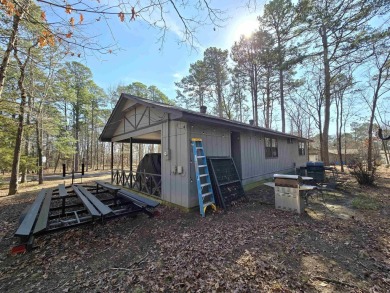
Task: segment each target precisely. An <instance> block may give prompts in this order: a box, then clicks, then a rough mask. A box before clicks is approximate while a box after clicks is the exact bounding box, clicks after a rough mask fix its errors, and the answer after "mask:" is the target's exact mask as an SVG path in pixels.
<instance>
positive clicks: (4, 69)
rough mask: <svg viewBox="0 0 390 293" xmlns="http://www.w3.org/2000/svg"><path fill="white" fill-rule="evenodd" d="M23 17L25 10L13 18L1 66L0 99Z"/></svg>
mask: <svg viewBox="0 0 390 293" xmlns="http://www.w3.org/2000/svg"><path fill="white" fill-rule="evenodd" d="M27 5H28V4H27ZM26 9H27V6H26ZM23 15H24V10H23V9H22V10H21V11H20V12H19V13H15V14H14V16H13V23H12V32H11V35H10V37H9V39H8V44H7V48H6V49H5V51H4V54H3V61H2V62H1V66H0V99H1V95H2V93H3V89H4V82H5V77H6V73H7V69H8V65H9V60H10V57H11V52H12V50H13V48H14V45H15V41H16V37H17V35H18V30H19V23H20V21H21V19H22V18H23Z"/></svg>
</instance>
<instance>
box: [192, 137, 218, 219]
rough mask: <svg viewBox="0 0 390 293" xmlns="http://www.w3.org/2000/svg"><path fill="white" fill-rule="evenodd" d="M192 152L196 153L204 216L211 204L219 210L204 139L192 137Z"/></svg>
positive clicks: (199, 189)
mask: <svg viewBox="0 0 390 293" xmlns="http://www.w3.org/2000/svg"><path fill="white" fill-rule="evenodd" d="M191 146H192V153H193V154H194V164H195V173H196V185H197V186H198V199H199V209H200V214H201V215H202V217H204V216H205V213H206V209H207V207H209V206H211V208H212V209H213V210H215V211H216V210H217V207H216V205H215V198H214V192H213V187H212V186H211V180H210V173H209V168H208V167H207V161H206V155H205V153H204V149H203V145H202V139H201V138H192V139H191Z"/></svg>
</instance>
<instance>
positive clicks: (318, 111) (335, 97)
mask: <svg viewBox="0 0 390 293" xmlns="http://www.w3.org/2000/svg"><path fill="white" fill-rule="evenodd" d="M133 2H134V1H128V2H127V1H114V2H113V4H109V3H108V2H106V1H102V2H100V1H96V2H93V1H92V3H91V2H86V1H79V2H75V3H71V2H63V1H57V0H36V1H32V0H21V1H15V0H2V1H1V6H0V7H1V10H0V30H1V35H0V36H1V37H0V62H1V67H0V128H1V131H0V164H1V165H0V168H1V170H2V172H3V175H4V176H5V177H7V178H8V177H9V194H10V195H11V194H15V193H16V192H17V190H18V186H19V182H22V183H23V182H25V181H26V180H27V176H28V174H37V179H38V180H37V181H38V184H41V183H43V180H44V176H43V174H44V172H49V170H50V172H53V171H54V172H58V171H59V166H60V164H63V163H65V164H66V165H67V166H68V168H70V169H73V168H74V169H75V170H76V171H77V170H78V169H79V166H80V164H81V163H84V164H85V166H86V170H87V171H88V170H98V169H103V170H104V169H108V168H109V164H110V162H109V154H110V152H111V150H110V147H111V145H110V144H108V143H102V142H99V141H98V137H99V135H100V133H101V131H102V129H103V127H104V125H105V123H106V121H107V119H108V117H109V115H110V113H111V111H112V109H113V107H114V106H115V103H116V101H117V100H118V98H119V96H120V93H122V92H125V93H129V94H133V95H136V96H140V97H143V98H147V99H151V100H154V101H158V102H163V103H170V104H174V105H177V106H180V107H184V108H188V109H192V110H196V111H197V110H198V109H199V107H200V106H203V105H205V106H207V107H208V113H210V114H213V115H217V116H219V117H224V118H227V119H232V120H238V121H241V122H244V123H248V120H253V123H254V124H255V125H258V126H262V127H266V128H271V129H276V130H279V131H282V132H288V133H292V134H295V135H298V136H302V137H308V138H311V139H312V140H313V142H312V143H311V148H312V149H314V150H318V152H319V154H320V158H321V159H322V160H323V161H324V162H325V163H326V164H328V163H329V150H330V149H337V152H338V155H339V156H340V158H341V155H342V154H343V153H347V150H348V149H356V150H358V151H359V154H360V156H361V157H362V158H364V159H365V160H366V162H367V164H368V169H369V170H370V169H372V168H373V161H374V159H375V158H376V157H377V156H378V155H379V154H380V151H381V150H383V151H385V150H386V147H387V144H386V141H383V140H381V139H379V138H378V136H377V134H376V131H377V129H378V128H379V127H380V128H382V129H383V136H386V135H387V136H388V135H389V133H390V131H389V130H390V27H389V24H390V19H389V18H390V3H389V1H386V0H345V1H340V0H319V1H309V0H302V1H293V2H292V1H289V0H272V1H270V2H268V3H267V4H265V5H264V6H263V5H261V11H260V12H258V13H257V16H258V17H257V20H256V29H255V30H254V31H252V30H251V29H250V28H249V27H248V28H247V31H242V32H240V33H242V35H241V36H239V37H238V38H237V39H236V40H234V43H233V45H232V46H231V47H230V48H229V49H223V48H219V47H214V46H212V47H208V48H202V47H201V46H200V44H199V42H198V38H197V37H198V34H197V32H198V31H197V30H198V29H199V28H202V27H209V28H210V30H211V31H218V30H220V29H221V28H222V27H223V26H224V25H225V24H226V23H229V21H231V18H230V17H229V11H225V10H224V9H223V4H221V3H219V2H218V1H214V2H213V1H209V0H202V1H201V0H194V1H170V0H168V1H154V0H146V1H136V2H134V3H133ZM246 4H247V6H248V9H254V8H255V7H256V5H258V3H257V2H256V1H250V0H248V1H247V3H246ZM251 11H252V13H253V10H251ZM230 13H232V11H230ZM172 18H174V19H176V20H177V21H178V22H177V23H179V24H180V25H179V26H177V25H176V26H173V27H172V22H171V21H169V20H170V19H172ZM137 22H140V23H142V24H144V25H145V26H148V27H151V28H153V29H155V30H156V31H157V32H158V35H157V37H156V40H157V42H158V43H159V44H160V49H161V50H166V48H164V43H165V42H166V40H167V38H168V37H169V31H170V30H175V31H176V32H177V35H178V36H179V37H180V39H179V41H180V42H182V43H183V44H184V46H186V47H183V50H195V51H196V52H198V54H201V55H200V58H199V59H198V60H197V61H195V62H193V63H191V64H190V66H189V68H188V72H187V73H186V74H185V75H184V76H182V77H180V79H179V80H178V81H177V82H175V84H172V85H168V87H172V88H175V91H176V95H175V96H169V97H168V96H167V95H166V94H164V92H163V91H162V90H161V89H159V88H158V87H157V86H155V85H152V84H144V83H143V81H142V80H139V81H136V82H131V83H129V84H112V85H111V86H108V87H106V88H102V87H100V86H99V85H98V84H97V83H96V82H95V81H94V78H93V74H92V71H91V69H90V68H88V66H86V65H85V62H84V61H85V60H86V59H88V58H91V55H92V56H95V58H100V57H99V56H104V58H105V59H107V60H109V59H110V56H113V55H114V54H116V52H118V51H120V50H121V48H119V47H118V46H117V45H115V42H106V39H107V38H106V37H102V36H100V35H99V34H97V33H96V31H97V30H99V28H100V27H101V26H102V25H103V26H105V27H106V28H107V29H108V30H110V29H111V28H112V27H115V28H117V27H118V26H119V25H123V26H131V25H133V24H134V23H137ZM112 37H113V39H115V38H116V37H117V38H119V37H120V36H115V35H113V36H112ZM134 46H137V45H136V44H134ZM202 53H203V54H202ZM156 54H159V53H158V52H156ZM136 59H137V56H131V58H129V59H128V60H123V62H125V63H128V66H129V68H130V69H129V70H131V67H132V62H133V60H136ZM83 60H84V61H83ZM134 62H136V61H134ZM134 75H135V76H136V73H135V74H134ZM153 150H154V147H153V146H150V145H144V146H139V147H138V149H137V150H136V156H138V157H139V158H142V155H143V154H144V153H145V152H148V151H153ZM125 151H126V152H127V150H125ZM114 153H115V154H116V156H115V162H114V163H115V166H119V162H120V153H121V152H120V151H119V150H116V151H115V152H114ZM340 161H341V160H340ZM387 164H388V162H387ZM45 170H46V171H45ZM34 176H35V175H34ZM7 182H8V180H7Z"/></svg>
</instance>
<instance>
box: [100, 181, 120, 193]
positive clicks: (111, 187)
mask: <svg viewBox="0 0 390 293" xmlns="http://www.w3.org/2000/svg"><path fill="white" fill-rule="evenodd" d="M95 182H96V185H98V186H101V187H104V188H105V189H108V190H112V191H118V190H121V188H120V187H118V186H114V185H111V184H108V183H106V182H103V181H95Z"/></svg>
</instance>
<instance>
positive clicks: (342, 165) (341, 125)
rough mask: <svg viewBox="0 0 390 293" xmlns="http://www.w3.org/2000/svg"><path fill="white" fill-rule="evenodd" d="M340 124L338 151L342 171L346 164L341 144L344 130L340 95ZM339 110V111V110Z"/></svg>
mask: <svg viewBox="0 0 390 293" xmlns="http://www.w3.org/2000/svg"><path fill="white" fill-rule="evenodd" d="M339 106H340V125H339V128H338V137H337V146H338V148H337V151H338V153H339V158H340V167H341V172H344V164H343V155H342V146H341V132H342V130H343V97H342V96H341V97H340V104H339ZM337 112H339V111H337ZM344 160H345V161H346V160H347V155H345V156H344Z"/></svg>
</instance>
